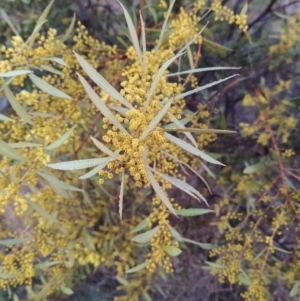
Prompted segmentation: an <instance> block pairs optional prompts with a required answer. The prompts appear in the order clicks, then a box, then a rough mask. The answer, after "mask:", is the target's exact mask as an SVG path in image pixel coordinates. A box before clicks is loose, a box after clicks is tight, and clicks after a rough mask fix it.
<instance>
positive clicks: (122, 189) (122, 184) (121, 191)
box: [119, 172, 125, 219]
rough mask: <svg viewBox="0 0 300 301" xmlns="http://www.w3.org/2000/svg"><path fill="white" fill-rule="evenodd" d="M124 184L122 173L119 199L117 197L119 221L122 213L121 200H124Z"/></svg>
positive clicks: (123, 174)
mask: <svg viewBox="0 0 300 301" xmlns="http://www.w3.org/2000/svg"><path fill="white" fill-rule="evenodd" d="M124 182H125V173H124V172H123V173H122V180H121V187H120V197H119V214H120V219H122V212H123V199H124Z"/></svg>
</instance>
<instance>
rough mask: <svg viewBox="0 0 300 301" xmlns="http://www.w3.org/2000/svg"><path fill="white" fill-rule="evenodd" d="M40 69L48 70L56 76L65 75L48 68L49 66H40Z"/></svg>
mask: <svg viewBox="0 0 300 301" xmlns="http://www.w3.org/2000/svg"><path fill="white" fill-rule="evenodd" d="M40 67H41V68H42V69H43V70H46V71H48V72H51V73H54V74H57V75H63V73H62V72H61V71H59V70H57V69H55V68H53V67H51V66H47V65H40Z"/></svg>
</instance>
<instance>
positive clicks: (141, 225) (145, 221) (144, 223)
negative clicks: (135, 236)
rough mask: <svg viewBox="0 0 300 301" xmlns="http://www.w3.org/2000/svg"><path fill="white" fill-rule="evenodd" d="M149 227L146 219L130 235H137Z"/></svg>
mask: <svg viewBox="0 0 300 301" xmlns="http://www.w3.org/2000/svg"><path fill="white" fill-rule="evenodd" d="M147 226H148V218H145V219H144V220H142V221H141V222H140V223H139V224H138V225H137V226H136V227H135V228H134V229H133V230H132V231H131V232H130V233H135V232H138V231H141V230H143V229H145V228H147Z"/></svg>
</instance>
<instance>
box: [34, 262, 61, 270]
mask: <svg viewBox="0 0 300 301" xmlns="http://www.w3.org/2000/svg"><path fill="white" fill-rule="evenodd" d="M60 263H63V262H62V261H45V262H43V263H38V264H35V265H34V268H35V269H38V270H42V269H45V268H49V267H52V266H54V265H57V264H60Z"/></svg>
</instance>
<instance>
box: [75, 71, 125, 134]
mask: <svg viewBox="0 0 300 301" xmlns="http://www.w3.org/2000/svg"><path fill="white" fill-rule="evenodd" d="M77 75H78V77H79V79H80V81H81V83H82V85H83V87H84V89H85V91H86V92H87V94H88V96H89V97H90V99H91V101H92V102H93V103H94V105H95V106H96V107H97V108H98V110H99V111H100V112H101V113H102V114H103V115H104V116H105V117H106V118H107V119H108V120H109V121H110V122H111V123H113V124H114V125H115V126H116V127H117V128H118V129H119V130H120V131H122V132H123V133H125V134H127V135H128V132H127V131H126V130H125V128H124V127H123V125H122V124H121V123H120V122H119V121H118V119H117V118H116V117H115V116H114V114H113V113H112V112H111V111H110V109H109V108H108V107H107V106H106V104H105V102H104V101H103V100H102V99H101V98H100V97H99V96H98V95H97V94H96V92H95V91H94V90H93V89H92V87H91V86H90V85H89V84H88V82H87V81H86V80H85V79H84V78H83V77H82V76H81V75H80V74H79V73H77Z"/></svg>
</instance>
